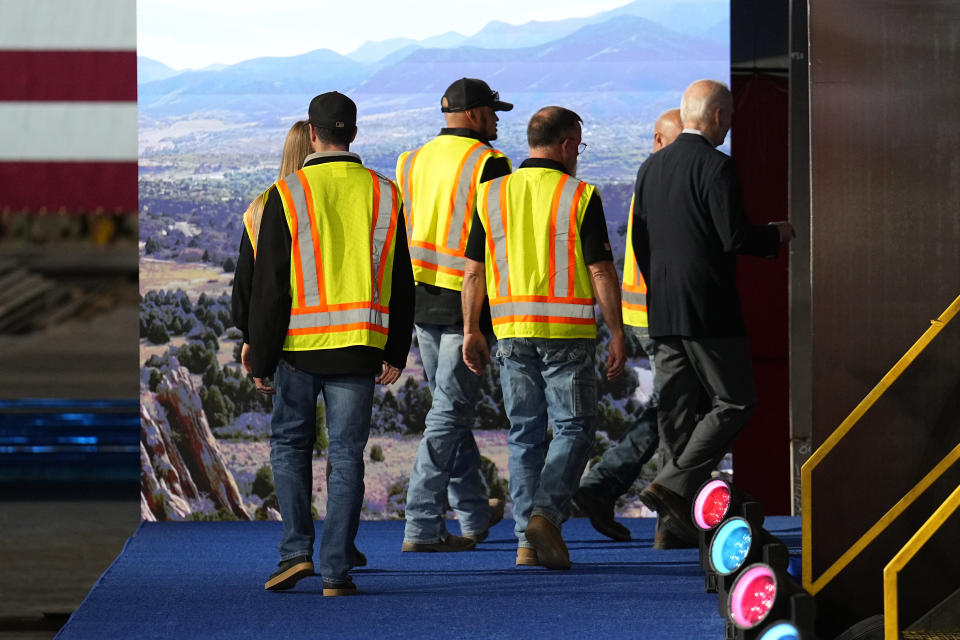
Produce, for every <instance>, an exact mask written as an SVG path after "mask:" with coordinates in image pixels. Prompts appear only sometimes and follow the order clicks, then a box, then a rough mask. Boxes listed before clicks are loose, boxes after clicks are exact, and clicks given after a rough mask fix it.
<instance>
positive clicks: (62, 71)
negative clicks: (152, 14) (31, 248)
mask: <svg viewBox="0 0 960 640" xmlns="http://www.w3.org/2000/svg"><path fill="white" fill-rule="evenodd" d="M136 10H137V7H136V0H83V1H78V0H2V2H0V69H3V74H2V77H3V81H2V82H0V210H2V209H9V210H13V211H24V210H26V211H37V210H39V209H41V208H46V209H47V210H50V211H57V210H60V209H64V210H66V211H68V212H92V211H97V210H102V211H106V212H134V211H136V210H137V23H136V20H137V18H136V15H137V11H136Z"/></svg>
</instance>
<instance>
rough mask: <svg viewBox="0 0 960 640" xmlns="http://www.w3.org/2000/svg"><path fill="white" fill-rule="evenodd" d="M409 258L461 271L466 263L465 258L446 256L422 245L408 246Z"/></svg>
mask: <svg viewBox="0 0 960 640" xmlns="http://www.w3.org/2000/svg"><path fill="white" fill-rule="evenodd" d="M410 259H411V260H422V261H424V262H429V263H430V264H437V265H440V266H441V267H447V268H448V269H456V270H457V271H463V270H464V268H466V265H467V259H466V258H463V257H460V256H448V255H447V254H445V253H437V252H436V251H434V250H432V249H425V248H424V247H410Z"/></svg>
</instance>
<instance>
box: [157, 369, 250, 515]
mask: <svg viewBox="0 0 960 640" xmlns="http://www.w3.org/2000/svg"><path fill="white" fill-rule="evenodd" d="M140 405H141V409H140V418H141V432H140V438H141V445H142V447H143V449H142V451H141V466H142V467H143V474H144V483H143V488H142V491H143V492H144V494H145V495H144V496H143V502H144V503H145V504H146V506H147V507H148V508H149V510H150V513H152V514H153V515H154V516H155V517H156V518H157V519H180V518H182V517H186V514H185V515H181V512H182V507H183V505H187V514H189V510H190V509H189V503H188V502H187V499H194V498H198V497H201V496H203V495H204V494H205V495H207V496H209V497H210V499H211V500H212V501H213V502H214V504H215V505H216V506H217V507H218V508H224V509H227V510H228V511H230V512H231V513H233V514H234V515H235V516H236V517H237V518H240V519H241V520H251V519H252V516H251V515H250V513H249V512H248V510H247V508H246V506H245V505H244V504H243V499H242V497H241V495H240V490H239V489H238V488H237V483H236V481H235V480H234V478H233V474H232V473H230V470H229V469H228V468H227V465H226V461H225V460H224V459H223V455H222V453H221V452H220V447H219V446H218V445H217V440H216V438H215V437H214V435H213V432H212V431H211V430H210V425H209V423H208V422H207V416H206V414H204V412H203V406H202V404H201V401H200V394H199V391H198V389H197V385H196V383H195V382H194V381H193V379H192V378H191V377H190V373H189V371H187V370H186V369H185V368H182V367H180V365H179V363H178V362H177V361H176V358H174V357H171V358H170V367H169V368H168V369H167V370H166V371H164V373H163V377H162V379H161V381H160V383H159V385H157V392H156V394H152V393H150V392H149V391H142V392H141V399H140Z"/></svg>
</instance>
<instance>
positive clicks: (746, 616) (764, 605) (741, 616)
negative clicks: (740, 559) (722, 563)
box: [730, 564, 777, 629]
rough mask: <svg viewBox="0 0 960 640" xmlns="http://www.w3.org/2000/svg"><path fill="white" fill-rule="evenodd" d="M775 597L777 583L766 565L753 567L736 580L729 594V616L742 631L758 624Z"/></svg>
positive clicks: (771, 605)
mask: <svg viewBox="0 0 960 640" xmlns="http://www.w3.org/2000/svg"><path fill="white" fill-rule="evenodd" d="M776 597H777V581H776V578H775V577H774V575H773V571H772V570H771V569H770V567H768V566H766V565H762V564H760V565H754V566H752V567H750V568H749V569H746V570H745V571H744V572H743V574H741V575H740V577H739V578H738V579H737V581H736V583H734V585H733V589H732V591H731V592H730V615H731V616H732V617H733V621H734V622H735V623H736V624H737V626H739V627H740V628H742V629H750V628H752V627H755V626H756V625H757V624H759V623H760V622H761V621H763V619H764V618H765V617H766V616H767V614H768V613H770V609H771V608H773V603H774V600H776Z"/></svg>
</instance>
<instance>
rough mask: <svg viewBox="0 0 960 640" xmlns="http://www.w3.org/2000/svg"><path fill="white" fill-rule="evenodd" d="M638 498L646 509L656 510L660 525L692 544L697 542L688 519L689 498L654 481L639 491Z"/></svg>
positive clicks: (697, 537)
mask: <svg viewBox="0 0 960 640" xmlns="http://www.w3.org/2000/svg"><path fill="white" fill-rule="evenodd" d="M639 498H640V502H642V503H643V504H645V505H646V506H647V508H648V509H650V510H651V511H656V512H657V516H658V517H659V518H660V522H661V524H662V526H663V527H666V529H667V530H669V531H670V533H672V534H673V535H674V536H675V537H676V538H679V539H680V540H682V541H683V542H685V543H688V544H691V545H693V546H697V545H698V544H699V539H700V538H699V535H698V534H697V529H696V527H694V526H693V521H692V520H691V519H690V510H691V508H692V507H691V505H690V501H689V500H687V499H686V498H684V497H683V496H681V495H680V494H679V493H676V492H675V491H672V490H670V489H668V488H666V487H664V486H663V485H660V484H657V483H656V482H651V483H650V486H648V487H647V488H646V489H644V490H643V491H641V492H640V495H639Z"/></svg>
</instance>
